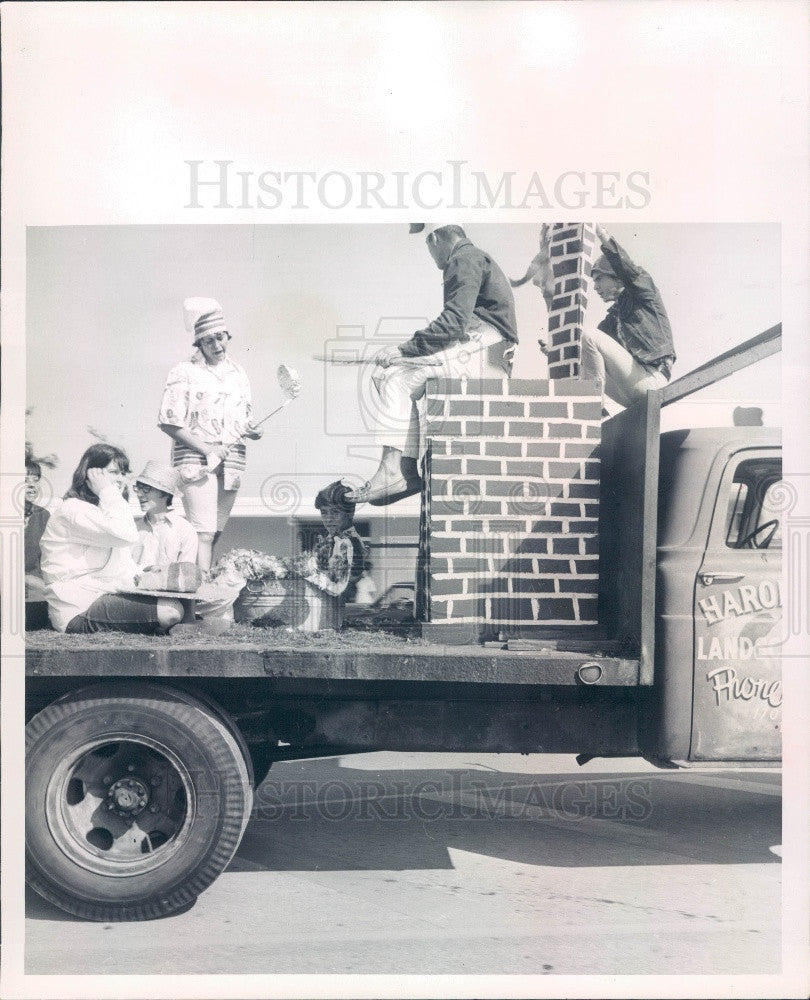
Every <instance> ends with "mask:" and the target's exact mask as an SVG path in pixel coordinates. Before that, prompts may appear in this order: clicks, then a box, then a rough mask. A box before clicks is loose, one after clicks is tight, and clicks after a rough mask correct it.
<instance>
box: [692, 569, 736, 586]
mask: <svg viewBox="0 0 810 1000" xmlns="http://www.w3.org/2000/svg"><path fill="white" fill-rule="evenodd" d="M744 576H745V573H722V572H721V573H712V572H711V570H708V571H707V572H704V573H698V578H699V579H700V582H701V583H704V584H705V585H706V586H707V587H710V586H711V585H712V584H713V583H736V582H737V580H742V578H743V577H744Z"/></svg>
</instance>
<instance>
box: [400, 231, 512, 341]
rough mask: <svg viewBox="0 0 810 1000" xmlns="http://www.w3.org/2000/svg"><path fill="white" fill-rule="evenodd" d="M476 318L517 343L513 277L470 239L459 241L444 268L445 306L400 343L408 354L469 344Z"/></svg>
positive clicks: (505, 338) (506, 338)
mask: <svg viewBox="0 0 810 1000" xmlns="http://www.w3.org/2000/svg"><path fill="white" fill-rule="evenodd" d="M476 318H477V319H478V320H480V321H481V322H483V323H487V324H489V325H490V326H492V327H494V328H495V329H496V330H497V331H498V332H499V333H500V334H501V336H502V337H503V338H504V340H508V341H509V342H510V343H513V344H516V343H517V339H518V335H517V321H516V319H515V299H514V296H513V295H512V288H511V286H510V284H509V280H508V279H507V277H506V275H505V274H504V273H503V271H502V270H501V269H500V268H499V267H498V265H497V264H496V263H495V261H494V260H493V259H492V258H491V257H490V256H489V254H487V253H484V251H483V250H479V249H478V247H477V246H474V245H473V244H472V243H471V242H470V241H469V240H459V242H458V243H456V245H455V246H454V247H453V249H452V251H451V253H450V259H449V260H448V261H447V266H446V267H445V269H444V309H443V310H442V312H441V315H440V316H439V317H437V319H434V320H433V322H432V323H430V324H429V325H428V326H426V327H425V329H424V330H418V331H417V332H416V333H415V334H414V335H413V337H412V338H411V339H410V340H409V341H406V343H404V344H400V347H399V349H400V351H401V352H402V354H404V355H405V356H406V357H409V358H411V357H416V356H419V355H424V354H436V352H437V351H442V350H444V349H445V348H447V347H450V346H451V345H452V344H455V343H466V342H467V341H468V340H469V339H470V337H469V335H468V333H467V330H468V329H469V327H470V324H471V323H473V325H475V320H476Z"/></svg>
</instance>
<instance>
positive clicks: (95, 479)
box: [87, 469, 118, 497]
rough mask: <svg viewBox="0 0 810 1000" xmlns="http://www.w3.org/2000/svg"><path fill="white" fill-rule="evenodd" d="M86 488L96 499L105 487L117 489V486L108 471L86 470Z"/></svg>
mask: <svg viewBox="0 0 810 1000" xmlns="http://www.w3.org/2000/svg"><path fill="white" fill-rule="evenodd" d="M87 486H88V488H89V489H90V492H91V493H95V495H96V496H97V497H98V496H101V492H102V490H103V489H104V487H105V486H114V487H115V488H116V489H118V485H117V483H116V481H115V480H114V479H113V477H112V473H111V472H110V471H109V470H108V469H88V470H87Z"/></svg>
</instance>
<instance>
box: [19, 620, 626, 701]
mask: <svg viewBox="0 0 810 1000" xmlns="http://www.w3.org/2000/svg"><path fill="white" fill-rule="evenodd" d="M257 633H259V634H258V635H257ZM26 647H27V648H26V674H27V675H28V676H29V677H115V676H118V677H124V676H135V677H164V678H165V677H185V678H193V677H200V678H202V677H207V678H215V677H219V678H296V679H301V680H331V681H340V680H347V681H348V680H351V681H358V680H360V681H407V682H412V681H430V682H434V683H435V682H449V683H470V684H519V685H538V684H540V685H555V686H556V685H581V684H583V683H585V684H596V685H598V686H599V687H607V686H635V685H637V684H638V683H639V661H638V659H636V658H632V657H627V656H624V655H621V654H620V653H619V652H618V651H617V650H616V649H615V648H614V645H613V643H611V642H609V641H607V640H603V639H598V638H593V639H584V638H579V639H576V638H566V639H565V640H562V639H559V638H554V637H551V636H550V637H549V638H547V639H543V638H537V639H532V640H521V639H517V640H512V641H511V642H503V643H489V644H487V645H486V646H480V645H475V646H456V645H452V646H451V645H444V644H438V643H430V642H427V641H425V640H422V639H418V638H410V637H399V636H394V635H387V634H386V633H383V632H378V631H375V632H365V631H360V630H354V629H345V630H343V631H342V632H340V633H331V634H330V633H321V634H316V635H312V636H308V635H301V636H297V635H296V636H294V637H292V636H291V635H290V633H289V631H288V630H284V629H267V630H265V629H255V628H252V627H250V626H235V627H234V628H233V629H231V630H229V632H227V633H224V634H222V635H219V636H206V635H200V636H199V637H196V636H195V637H194V638H193V639H188V638H187V637H184V638H183V639H180V638H177V639H175V638H172V637H151V636H133V635H123V634H98V635H94V636H74V635H62V634H60V633H55V632H48V631H42V632H30V633H28V634H27V636H26ZM584 665H587V669H586V670H585V673H584V675H583V674H581V673H580V670H581V668H582V667H583V666H584ZM583 676H584V677H585V678H586V679H585V680H583Z"/></svg>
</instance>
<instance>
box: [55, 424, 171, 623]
mask: <svg viewBox="0 0 810 1000" xmlns="http://www.w3.org/2000/svg"><path fill="white" fill-rule="evenodd" d="M128 475H129V459H128V458H127V456H126V453H125V452H124V451H122V450H121V449H120V448H116V447H114V446H113V445H110V444H94V445H91V446H90V447H89V448H88V449H87V450H86V451H85V453H84V454H83V455H82V457H81V460H80V461H79V464H78V466H77V467H76V470H75V472H74V473H73V481H72V484H71V487H70V489H69V490H68V491H67V493H66V494H65V497H64V500H63V502H62V505H61V507H60V508H59V509H58V510H57V511H56V512H55V513H54V514H52V515H51V517H50V520H49V521H48V525H47V527H46V528H45V531H44V533H43V535H42V540H41V542H40V548H41V552H42V578H43V580H44V581H45V585H46V588H45V599H46V601H47V602H48V615H49V617H50V620H51V624H52V625H53V627H54V628H55V629H56V630H57V631H58V632H73V633H90V632H107V631H116V632H138V633H142V634H146V635H156V634H157V635H159V634H162V633H165V632H167V631H168V630H169V629H170V628H171V627H172V626H173V625H176V624H177V623H178V622H179V621H180V619H181V618H182V617H183V607H182V605H181V604H180V602H179V601H175V600H172V599H171V598H157V597H148V596H146V595H143V596H141V595H138V596H136V595H130V594H121V593H117V591H119V590H131V589H132V588H133V585H134V577H135V574H136V573H137V566H136V565H135V563H134V561H133V558H132V554H131V549H132V546H133V545H134V544H135V542H136V541H137V540H138V530H137V528H136V526H135V519H134V517H133V516H132V512H131V510H130V508H129V503H128V502H127V486H126V483H127V476H128Z"/></svg>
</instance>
